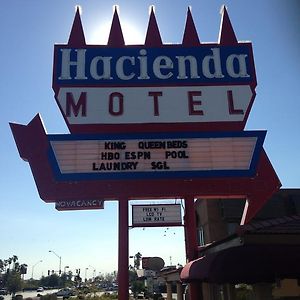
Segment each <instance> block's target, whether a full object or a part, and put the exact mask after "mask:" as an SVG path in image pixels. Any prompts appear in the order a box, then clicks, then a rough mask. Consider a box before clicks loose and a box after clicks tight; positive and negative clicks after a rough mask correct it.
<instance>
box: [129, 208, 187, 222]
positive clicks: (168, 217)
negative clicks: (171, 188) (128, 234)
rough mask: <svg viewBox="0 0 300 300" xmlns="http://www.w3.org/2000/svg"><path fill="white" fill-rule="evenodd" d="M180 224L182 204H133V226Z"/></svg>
mask: <svg viewBox="0 0 300 300" xmlns="http://www.w3.org/2000/svg"><path fill="white" fill-rule="evenodd" d="M163 225H165V226H179V225H182V221H181V206H180V204H165V205H164V204H157V205H156V204H153V205H133V206H132V226H140V227H146V226H163Z"/></svg>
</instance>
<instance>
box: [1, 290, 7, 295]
mask: <svg viewBox="0 0 300 300" xmlns="http://www.w3.org/2000/svg"><path fill="white" fill-rule="evenodd" d="M7 294H8V291H7V289H0V295H4V296H6V295H7Z"/></svg>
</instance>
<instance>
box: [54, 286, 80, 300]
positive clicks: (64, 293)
mask: <svg viewBox="0 0 300 300" xmlns="http://www.w3.org/2000/svg"><path fill="white" fill-rule="evenodd" d="M55 295H56V296H57V297H63V298H69V297H71V296H75V292H74V291H72V290H71V289H67V288H66V289H62V290H59V291H58V292H56V293H55Z"/></svg>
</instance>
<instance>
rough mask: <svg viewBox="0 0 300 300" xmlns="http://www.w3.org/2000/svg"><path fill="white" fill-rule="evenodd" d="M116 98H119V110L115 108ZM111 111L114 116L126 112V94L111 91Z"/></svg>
mask: <svg viewBox="0 0 300 300" xmlns="http://www.w3.org/2000/svg"><path fill="white" fill-rule="evenodd" d="M114 99H117V100H118V110H114ZM108 110H109V113H110V114H111V115H112V116H121V115H123V112H124V96H123V94H121V93H117V92H115V93H111V94H110V95H109V109H108Z"/></svg>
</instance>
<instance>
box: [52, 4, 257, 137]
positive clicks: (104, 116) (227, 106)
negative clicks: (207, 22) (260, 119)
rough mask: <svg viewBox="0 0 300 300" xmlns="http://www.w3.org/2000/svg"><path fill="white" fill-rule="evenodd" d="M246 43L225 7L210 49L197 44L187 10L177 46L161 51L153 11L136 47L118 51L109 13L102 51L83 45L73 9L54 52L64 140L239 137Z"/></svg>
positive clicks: (247, 86)
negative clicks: (172, 134)
mask: <svg viewBox="0 0 300 300" xmlns="http://www.w3.org/2000/svg"><path fill="white" fill-rule="evenodd" d="M255 87H256V76H255V68H254V61H253V53H252V46H251V43H247V42H238V41H237V39H236V36H235V33H234V31H233V29H232V26H231V23H230V20H229V17H228V14H227V11H226V8H225V7H224V9H223V11H222V21H221V27H220V34H219V41H218V43H206V44H203V43H201V42H200V39H199V37H198V34H197V30H196V28H195V24H194V21H193V18H192V14H191V11H190V9H188V11H187V19H186V26H185V30H184V35H183V40H182V43H181V44H172V45H170V44H163V42H162V39H161V35H160V32H159V28H158V25H157V22H156V18H155V14H154V11H153V9H152V10H151V13H150V19H149V24H148V28H147V33H146V37H145V43H144V45H130V46H129V45H125V42H124V37H123V33H122V29H121V24H120V20H119V16H118V13H117V10H115V12H114V15H113V20H112V25H111V30H110V34H109V38H108V42H107V45H87V44H86V42H85V37H84V31H83V27H82V23H81V19H80V14H79V10H77V12H76V15H75V19H74V23H73V26H72V29H71V33H70V37H69V41H68V44H64V45H55V48H54V68H53V89H54V91H55V98H56V101H57V103H58V105H59V107H60V110H61V112H62V114H63V116H64V118H65V121H66V123H67V125H68V127H69V129H70V132H71V133H103V132H118V133H120V132H147V131H148V132H160V131H186V130H189V131H219V130H221V131H224V130H242V129H243V128H244V126H245V123H246V120H247V117H248V114H249V111H250V109H251V106H252V103H253V101H254V97H255Z"/></svg>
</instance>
